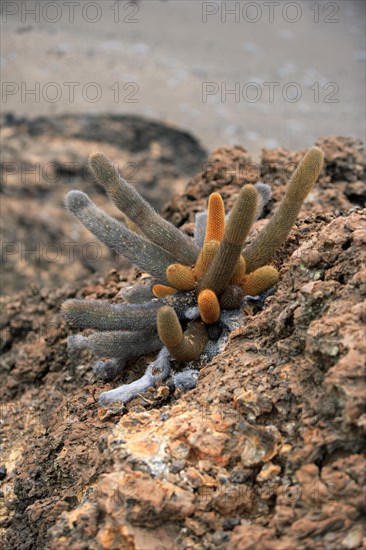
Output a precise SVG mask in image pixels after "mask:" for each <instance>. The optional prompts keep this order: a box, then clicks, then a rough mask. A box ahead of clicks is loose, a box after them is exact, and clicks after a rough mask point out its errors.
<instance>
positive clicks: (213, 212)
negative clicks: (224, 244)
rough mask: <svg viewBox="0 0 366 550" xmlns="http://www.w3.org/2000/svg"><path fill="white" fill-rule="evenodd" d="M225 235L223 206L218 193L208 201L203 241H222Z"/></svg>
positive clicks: (213, 194) (212, 195)
mask: <svg viewBox="0 0 366 550" xmlns="http://www.w3.org/2000/svg"><path fill="white" fill-rule="evenodd" d="M224 233H225V206H224V201H223V200H222V197H221V195H219V193H212V194H211V195H210V198H209V199H208V214H207V227H206V236H205V241H206V242H207V241H222V239H223V238H224Z"/></svg>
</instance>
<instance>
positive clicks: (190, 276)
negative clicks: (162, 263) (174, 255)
mask: <svg viewBox="0 0 366 550" xmlns="http://www.w3.org/2000/svg"><path fill="white" fill-rule="evenodd" d="M166 278H167V280H168V282H169V283H170V284H171V285H172V286H174V288H176V289H178V290H193V289H194V287H195V285H196V279H195V276H194V273H193V270H192V268H191V267H189V266H187V265H183V264H171V265H170V266H169V267H168V268H167V270H166Z"/></svg>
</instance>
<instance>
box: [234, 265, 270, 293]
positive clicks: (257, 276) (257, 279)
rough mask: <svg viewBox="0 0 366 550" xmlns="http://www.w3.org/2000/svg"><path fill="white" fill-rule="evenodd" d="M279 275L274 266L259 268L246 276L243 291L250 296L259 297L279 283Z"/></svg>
mask: <svg viewBox="0 0 366 550" xmlns="http://www.w3.org/2000/svg"><path fill="white" fill-rule="evenodd" d="M278 279H279V273H278V271H277V269H276V268H275V267H273V266H272V265H264V266H263V267H259V268H258V269H256V270H255V271H253V272H252V273H249V275H246V276H245V277H244V279H243V282H242V285H241V287H242V289H243V290H244V293H245V294H248V295H249V296H258V294H261V293H262V292H264V291H265V290H268V289H269V288H271V287H272V286H274V285H275V284H277V283H278Z"/></svg>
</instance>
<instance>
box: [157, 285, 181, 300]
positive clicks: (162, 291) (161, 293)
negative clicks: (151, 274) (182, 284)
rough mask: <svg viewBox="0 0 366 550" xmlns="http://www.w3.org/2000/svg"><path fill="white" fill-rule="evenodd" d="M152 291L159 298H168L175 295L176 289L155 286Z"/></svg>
mask: <svg viewBox="0 0 366 550" xmlns="http://www.w3.org/2000/svg"><path fill="white" fill-rule="evenodd" d="M152 291H153V294H154V296H156V297H157V298H165V297H166V296H170V295H171V294H174V293H175V292H176V289H175V288H172V287H171V286H166V285H154V286H153V287H152Z"/></svg>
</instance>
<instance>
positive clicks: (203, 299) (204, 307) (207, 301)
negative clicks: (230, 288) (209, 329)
mask: <svg viewBox="0 0 366 550" xmlns="http://www.w3.org/2000/svg"><path fill="white" fill-rule="evenodd" d="M198 309H199V310H200V314H201V319H202V321H203V322H204V323H206V325H212V323H216V321H218V320H219V317H220V304H219V301H218V299H217V296H216V294H215V293H214V292H212V290H209V289H207V288H206V289H205V290H202V292H200V294H199V295H198Z"/></svg>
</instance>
